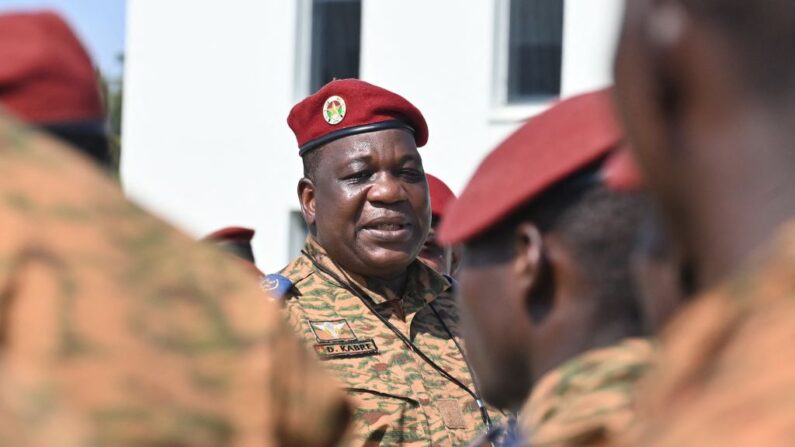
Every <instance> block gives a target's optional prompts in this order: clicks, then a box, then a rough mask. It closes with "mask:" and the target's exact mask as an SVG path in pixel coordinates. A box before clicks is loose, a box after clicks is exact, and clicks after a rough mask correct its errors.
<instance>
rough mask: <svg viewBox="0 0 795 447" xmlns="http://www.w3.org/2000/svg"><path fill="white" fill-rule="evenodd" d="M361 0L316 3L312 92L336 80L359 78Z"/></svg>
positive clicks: (336, 0) (311, 68)
mask: <svg viewBox="0 0 795 447" xmlns="http://www.w3.org/2000/svg"><path fill="white" fill-rule="evenodd" d="M361 28H362V2H361V0H313V3H312V53H311V54H312V56H311V64H310V76H309V89H310V92H311V93H314V92H316V91H317V90H318V89H319V88H320V87H322V86H323V85H325V84H326V83H328V82H329V81H331V80H332V79H334V78H337V79H342V78H358V77H359V51H360V48H361V45H360V43H361Z"/></svg>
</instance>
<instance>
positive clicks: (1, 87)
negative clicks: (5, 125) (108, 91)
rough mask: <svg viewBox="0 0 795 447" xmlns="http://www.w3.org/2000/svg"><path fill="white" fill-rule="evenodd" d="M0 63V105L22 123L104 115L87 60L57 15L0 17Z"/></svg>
mask: <svg viewBox="0 0 795 447" xmlns="http://www.w3.org/2000/svg"><path fill="white" fill-rule="evenodd" d="M0 61H2V62H0V103H2V105H3V106H5V107H6V108H7V109H9V110H10V111H11V112H12V113H14V114H16V115H18V116H19V117H20V118H21V119H23V120H25V121H28V122H32V123H39V124H43V123H58V122H70V121H85V120H96V119H102V118H103V117H104V112H103V106H102V98H101V96H100V90H99V84H98V82H97V75H96V72H95V71H94V67H93V65H92V63H91V59H90V58H89V56H88V53H86V50H85V48H83V46H82V44H81V43H80V41H79V40H78V39H77V37H76V36H75V34H74V33H73V32H72V30H71V29H70V28H69V26H68V25H67V24H66V22H64V21H63V19H61V18H60V17H59V16H58V15H56V14H54V13H52V12H37V13H14V14H3V15H0Z"/></svg>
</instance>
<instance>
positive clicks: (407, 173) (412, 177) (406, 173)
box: [400, 169, 422, 182]
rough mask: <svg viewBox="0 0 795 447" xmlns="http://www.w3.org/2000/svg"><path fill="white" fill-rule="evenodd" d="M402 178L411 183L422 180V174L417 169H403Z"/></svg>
mask: <svg viewBox="0 0 795 447" xmlns="http://www.w3.org/2000/svg"><path fill="white" fill-rule="evenodd" d="M400 176H401V177H403V178H405V179H407V180H409V181H411V182H418V181H420V180H422V172H421V171H419V170H417V169H402V170H401V171H400Z"/></svg>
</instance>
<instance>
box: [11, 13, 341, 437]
mask: <svg viewBox="0 0 795 447" xmlns="http://www.w3.org/2000/svg"><path fill="white" fill-rule="evenodd" d="M0 60H2V63H1V64H0V104H2V105H3V106H4V107H6V108H7V109H8V110H9V111H10V112H11V113H13V114H15V115H16V116H18V117H20V118H23V119H26V120H30V121H31V122H32V123H34V124H35V125H37V126H40V125H41V124H40V123H54V122H62V123H77V122H85V121H86V120H92V119H100V120H101V118H99V117H101V116H102V109H101V107H100V106H101V102H100V101H99V96H98V92H99V89H98V85H97V83H96V78H95V73H94V70H93V69H92V67H91V64H90V61H89V59H88V57H87V56H86V53H85V50H84V49H83V47H82V45H81V44H80V43H79V41H78V40H77V38H76V36H75V35H74V33H73V32H72V31H71V30H70V29H69V27H68V26H67V25H66V23H65V22H64V21H63V20H62V19H61V18H60V17H58V16H56V15H54V14H52V13H23V14H8V15H0ZM48 130H49V129H48ZM94 149H96V148H95V147H93V146H91V145H88V146H80V147H75V148H73V147H67V146H65V145H64V144H63V143H62V142H58V141H56V140H54V139H52V138H49V137H45V136H44V135H42V134H41V133H40V132H36V131H33V130H31V129H29V128H27V127H25V126H22V125H21V124H20V123H19V122H18V121H16V120H15V119H14V118H11V117H10V116H9V115H8V114H7V112H5V111H3V112H0V167H1V169H2V174H0V197H2V200H0V228H2V231H0V303H2V306H0V445H3V446H15V447H38V446H53V445H57V446H64V447H76V446H87V445H94V446H133V445H148V446H155V445H157V446H185V447H209V446H228V447H235V446H239V447H248V446H251V447H254V446H257V447H270V446H274V447H275V446H293V447H305V446H314V447H331V446H333V445H336V442H337V441H338V440H339V439H340V438H341V436H342V434H343V432H344V431H345V428H346V424H347V419H348V417H349V414H350V410H349V408H350V407H349V405H348V403H347V402H346V399H345V398H344V396H343V394H342V393H341V392H339V391H338V390H337V389H336V388H335V386H334V382H333V380H332V379H331V378H330V377H329V376H328V375H327V374H325V373H324V372H323V371H322V370H321V368H320V367H319V365H318V364H317V363H318V362H317V361H316V360H315V359H314V358H313V357H314V355H313V354H311V353H310V352H308V351H307V350H306V349H305V348H304V346H302V345H301V344H300V342H299V340H298V339H297V337H295V336H294V334H293V332H292V330H291V328H290V327H289V326H288V325H287V324H286V323H285V322H284V320H283V319H282V318H281V317H280V315H279V313H278V311H277V310H276V309H275V307H276V306H273V305H272V304H271V303H270V302H269V301H268V300H264V299H263V298H262V292H261V290H259V288H258V286H257V285H256V284H255V283H254V281H252V280H251V276H250V275H249V274H247V272H245V271H244V270H243V269H241V268H240V266H238V265H236V264H235V263H233V262H230V261H229V260H228V259H225V257H224V256H221V254H220V253H219V252H217V251H216V250H214V249H212V248H210V247H206V246H203V245H200V244H195V243H194V242H193V241H192V240H191V239H190V238H188V237H187V236H185V235H183V234H180V233H179V232H177V231H176V230H174V229H173V228H170V227H168V226H167V225H165V224H163V223H162V222H161V221H160V220H159V219H157V218H156V217H153V216H151V215H150V214H148V213H147V212H145V211H143V210H141V208H140V207H138V206H136V205H135V204H133V203H131V202H129V201H128V200H126V199H125V198H124V195H123V193H122V191H121V190H120V189H119V187H118V185H116V184H115V182H113V181H111V180H110V179H109V178H108V177H107V176H106V175H104V173H103V172H101V171H100V170H99V169H97V164H96V163H92V162H91V159H89V158H88V157H86V156H85V155H86V154H91V155H93V154H97V153H96V152H95V151H94ZM102 159H103V158H102V157H95V158H94V160H96V161H101V160H102Z"/></svg>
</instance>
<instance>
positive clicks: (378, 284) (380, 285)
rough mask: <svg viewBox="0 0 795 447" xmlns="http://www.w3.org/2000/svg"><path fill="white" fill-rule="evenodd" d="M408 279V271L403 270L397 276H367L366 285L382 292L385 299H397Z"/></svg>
mask: <svg viewBox="0 0 795 447" xmlns="http://www.w3.org/2000/svg"><path fill="white" fill-rule="evenodd" d="M407 280H408V272H407V271H404V272H403V273H401V274H400V275H398V276H394V277H388V278H376V277H369V278H367V287H369V288H370V289H373V290H375V291H376V292H380V293H382V294H383V295H384V296H386V297H387V299H397V298H400V297H402V296H403V292H404V291H405V289H406V282H407Z"/></svg>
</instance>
